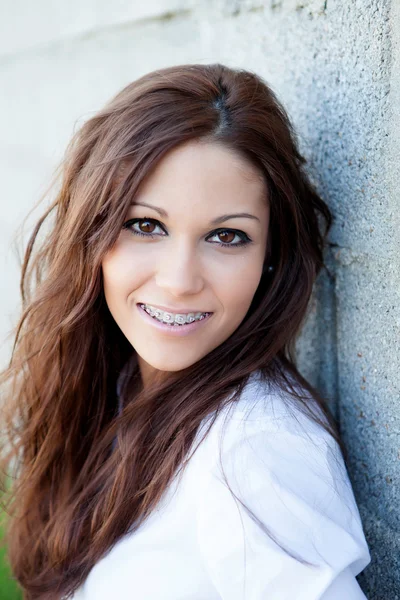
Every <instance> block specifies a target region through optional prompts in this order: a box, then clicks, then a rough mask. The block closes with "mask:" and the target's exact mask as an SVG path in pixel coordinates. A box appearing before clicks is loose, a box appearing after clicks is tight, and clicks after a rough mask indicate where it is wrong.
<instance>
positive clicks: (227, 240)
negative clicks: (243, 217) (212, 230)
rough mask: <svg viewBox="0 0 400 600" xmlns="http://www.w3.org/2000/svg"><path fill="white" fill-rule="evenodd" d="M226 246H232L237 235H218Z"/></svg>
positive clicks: (229, 233) (230, 232) (222, 232)
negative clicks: (231, 243)
mask: <svg viewBox="0 0 400 600" xmlns="http://www.w3.org/2000/svg"><path fill="white" fill-rule="evenodd" d="M217 235H218V236H219V238H220V240H221V242H223V243H224V244H230V242H232V241H233V240H234V239H235V235H236V233H235V232H234V231H221V232H220V233H218V234H217Z"/></svg>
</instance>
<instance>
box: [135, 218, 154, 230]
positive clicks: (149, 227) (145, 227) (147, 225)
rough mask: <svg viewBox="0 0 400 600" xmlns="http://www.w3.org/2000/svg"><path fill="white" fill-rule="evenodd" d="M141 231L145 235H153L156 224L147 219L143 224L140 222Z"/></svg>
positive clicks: (143, 220)
mask: <svg viewBox="0 0 400 600" xmlns="http://www.w3.org/2000/svg"><path fill="white" fill-rule="evenodd" d="M138 225H139V229H140V231H142V232H143V233H153V231H154V229H153V228H154V227H155V224H154V223H152V222H151V221H148V220H147V219H142V222H138Z"/></svg>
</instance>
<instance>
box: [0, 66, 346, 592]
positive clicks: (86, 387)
mask: <svg viewBox="0 0 400 600" xmlns="http://www.w3.org/2000/svg"><path fill="white" fill-rule="evenodd" d="M194 138H202V139H205V140H209V141H215V142H218V143H222V144H224V145H226V146H227V147H229V148H231V149H233V150H235V151H236V152H237V153H239V154H241V155H242V156H243V157H246V158H247V159H250V160H251V161H252V163H253V164H255V165H256V166H257V167H258V169H259V172H260V173H261V174H263V176H264V177H265V181H266V184H267V188H268V195H269V196H268V197H269V202H270V227H269V234H268V240H269V242H268V249H267V253H266V256H265V264H273V265H274V271H273V272H272V273H270V272H269V271H268V269H266V270H265V272H264V274H263V276H262V278H261V281H260V284H259V287H258V289H257V291H256V293H255V295H254V299H253V302H252V304H251V307H250V309H249V311H248V313H247V315H246V317H245V319H244V320H243V322H242V323H241V325H240V326H239V327H238V328H237V330H236V331H235V332H234V333H233V334H232V335H231V336H230V337H229V339H227V340H226V341H225V342H224V343H223V344H221V345H220V346H219V347H217V348H215V349H214V350H213V351H212V352H210V353H209V354H208V355H207V356H205V357H204V358H202V359H201V360H199V361H198V362H197V363H196V364H194V365H192V366H191V367H189V368H187V369H185V370H183V371H180V372H179V373H175V374H172V373H170V374H166V375H165V377H163V379H162V380H161V379H160V380H158V379H157V380H155V381H154V385H152V387H151V388H148V389H146V390H144V389H142V387H141V385H140V378H139V376H138V364H137V361H136V359H135V353H134V351H133V349H132V347H131V345H130V344H129V343H128V341H127V340H126V338H125V337H124V335H123V334H122V332H121V331H120V330H119V328H118V326H117V325H116V323H115V322H114V320H113V318H112V317H111V314H110V313H109V311H108V308H107V305H106V302H105V299H104V294H103V285H102V273H101V261H102V258H103V257H104V255H105V253H106V252H107V250H109V249H110V248H111V247H112V245H113V243H114V242H115V241H116V239H117V237H118V235H119V232H120V230H121V227H122V224H123V221H124V217H125V215H126V212H127V210H128V206H129V204H130V203H131V202H132V198H133V197H134V195H135V192H136V190H137V188H138V186H139V185H140V183H141V181H142V180H143V179H144V177H145V176H146V175H148V174H149V173H150V171H151V169H152V168H153V167H154V166H155V164H156V163H157V161H159V160H160V159H161V158H162V157H163V156H164V155H165V154H166V153H167V152H168V151H169V150H170V149H172V148H173V147H175V146H176V145H177V144H181V143H183V142H185V141H189V140H191V139H194ZM304 164H305V159H304V158H303V157H302V156H301V155H300V154H299V151H298V148H297V141H296V135H295V133H294V130H293V128H292V126H291V124H290V121H289V119H288V116H287V114H286V112H285V110H284V108H283V107H282V105H281V104H280V102H279V101H278V99H277V97H276V95H275V94H274V93H273V91H272V90H271V89H270V88H269V87H268V85H267V84H266V83H265V82H264V81H263V80H262V79H261V78H260V77H259V76H257V75H256V74H254V73H252V72H249V71H245V70H239V69H236V70H235V69H232V68H228V67H226V66H224V65H221V64H211V65H197V64H189V65H179V66H174V67H169V68H164V69H161V70H158V71H154V72H152V73H149V74H146V75H144V76H143V77H141V78H139V79H137V80H136V81H134V82H132V83H131V84H129V85H127V86H126V87H125V88H124V89H123V90H122V91H121V92H120V93H118V94H117V95H116V96H115V98H114V99H113V100H112V101H111V102H110V103H109V104H108V105H106V106H105V108H104V109H103V110H101V111H100V112H98V113H97V114H96V115H95V116H93V117H92V118H90V119H89V120H87V121H86V122H85V123H84V125H83V126H82V127H81V128H80V130H79V131H77V132H76V133H75V134H74V136H73V139H72V140H71V142H70V145H69V146H68V149H67V152H66V155H65V158H64V160H63V162H62V164H61V168H60V169H59V179H57V185H58V187H57V191H56V195H55V199H54V201H53V202H52V203H51V205H50V206H49V208H48V209H47V210H46V211H45V214H44V215H43V217H42V218H41V219H40V220H39V222H38V223H37V225H36V227H35V229H34V231H33V233H32V235H31V237H30V240H29V242H28V245H27V249H26V253H25V257H24V262H23V267H22V277H21V295H22V302H23V314H22V316H21V318H20V321H19V323H18V326H17V329H16V334H15V343H14V349H13V353H12V358H11V361H10V365H9V367H8V368H7V369H6V370H5V371H4V372H3V374H2V383H3V389H4V395H3V398H4V402H3V409H2V410H3V412H2V419H1V420H2V425H3V428H4V434H3V436H2V444H3V445H2V460H3V462H2V466H3V471H4V474H5V475H6V476H7V477H8V478H9V480H10V485H9V490H8V492H7V503H6V504H5V508H6V509H7V511H8V513H9V516H8V520H7V525H8V534H7V538H6V541H7V546H8V555H9V560H10V563H11V567H12V571H13V574H14V576H15V578H16V579H17V581H18V582H19V583H20V584H21V586H22V588H23V590H24V592H25V598H27V599H36V598H43V599H50V598H51V599H54V598H59V597H61V596H62V595H66V594H71V593H72V592H73V591H74V590H75V589H76V588H77V587H78V586H79V585H80V584H81V583H82V582H83V581H84V579H85V578H86V576H87V575H88V573H89V571H90V569H91V568H92V567H93V565H94V564H95V563H96V562H97V561H98V560H99V559H100V558H101V557H102V556H103V555H104V553H105V552H106V551H107V550H108V549H109V548H110V547H111V546H113V545H114V544H115V543H116V541H117V540H118V539H120V538H121V536H123V535H124V534H126V533H127V532H128V530H130V531H132V530H135V529H136V527H138V526H139V524H140V523H141V522H142V521H143V520H144V519H145V518H146V517H147V516H148V515H149V514H150V512H151V511H152V510H153V509H154V507H155V506H156V504H157V502H158V501H159V500H160V498H161V496H162V494H163V492H164V491H165V490H166V488H167V486H168V484H169V483H170V482H171V480H172V478H173V477H174V475H175V474H176V473H177V472H178V468H179V467H180V466H182V465H183V464H185V459H186V458H187V456H188V453H189V450H190V448H191V445H192V443H193V440H194V439H195V436H196V433H197V432H198V430H199V427H200V424H201V423H202V421H203V419H205V417H207V416H209V415H213V414H214V415H218V413H219V411H220V409H221V408H222V407H223V406H225V405H227V401H228V400H227V399H229V402H230V403H233V402H234V401H235V400H236V399H237V398H238V397H239V395H240V393H241V391H242V389H243V387H244V385H245V383H246V382H247V380H248V377H249V376H250V375H251V374H252V373H254V372H255V371H257V370H258V371H259V372H260V373H262V376H263V377H264V379H265V381H269V382H273V383H274V384H275V385H277V386H278V387H279V389H285V390H287V391H288V392H289V394H290V396H291V398H293V402H295V403H296V404H297V406H298V407H300V408H301V410H302V411H304V412H308V413H310V416H311V418H313V419H314V420H316V421H317V422H319V423H320V425H321V426H322V427H324V428H325V429H326V430H327V431H329V433H330V434H331V435H332V436H333V437H334V438H335V439H336V441H337V442H338V443H339V445H340V447H341V448H342V451H343V450H344V448H343V446H342V444H341V441H340V438H339V435H338V431H337V426H336V421H335V420H334V418H333V416H332V415H331V414H330V412H329V410H328V408H327V406H326V403H325V401H324V399H323V398H321V397H320V396H319V394H318V392H317V391H316V390H315V389H314V388H313V387H312V386H311V385H310V384H309V383H308V382H307V381H306V380H305V379H304V378H303V377H302V376H301V374H300V373H299V372H298V369H297V368H296V366H295V349H294V343H295V339H296V336H297V334H298V333H299V331H300V328H301V325H302V323H303V321H304V319H305V316H306V311H307V306H308V302H309V299H310V295H311V292H312V289H313V284H314V282H315V279H316V276H317V274H318V273H319V271H320V270H321V269H322V267H324V266H325V265H324V260H323V250H324V243H325V238H326V235H327V233H328V231H329V228H330V226H331V221H332V215H331V213H330V211H329V209H328V207H327V206H326V204H325V203H324V201H323V200H322V199H321V198H320V197H319V195H318V194H317V192H316V190H315V189H314V187H313V185H312V184H311V183H310V181H309V179H308V176H307V174H306V172H305V169H304ZM39 234H40V235H39ZM39 238H40V239H39ZM129 361H130V364H131V368H130V369H129V371H128V374H127V377H126V379H125V385H123V386H122V387H123V389H122V391H121V397H123V398H124V406H123V410H122V412H121V413H120V414H119V413H118V410H117V407H118V396H117V382H118V377H119V375H120V374H121V371H122V370H123V367H124V365H126V364H129ZM293 381H295V382H297V383H298V384H300V386H302V387H301V388H299V386H298V385H293ZM300 389H303V391H304V390H305V391H306V392H307V393H306V394H304V393H300ZM309 395H311V399H312V398H314V399H315V400H316V402H317V404H318V405H319V406H320V408H321V409H322V412H323V414H324V415H325V416H326V418H327V422H325V420H324V419H320V418H319V417H318V416H317V414H316V413H314V412H313V411H311V410H310V401H309V400H310V398H309ZM114 441H116V442H117V443H116V444H115V446H114V444H113V442H114Z"/></svg>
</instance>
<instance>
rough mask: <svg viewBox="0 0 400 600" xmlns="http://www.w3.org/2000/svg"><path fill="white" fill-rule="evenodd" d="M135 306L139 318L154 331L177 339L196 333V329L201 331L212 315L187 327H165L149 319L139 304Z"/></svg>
mask: <svg viewBox="0 0 400 600" xmlns="http://www.w3.org/2000/svg"><path fill="white" fill-rule="evenodd" d="M143 304H144V303H143ZM136 306H137V309H138V311H139V313H140V315H141V317H142V318H143V319H144V320H145V321H146V323H149V324H150V325H153V327H155V329H158V330H159V331H160V332H163V333H167V334H169V335H171V336H178V337H182V336H185V335H189V334H191V333H193V332H195V331H197V330H198V329H201V328H202V327H204V325H205V324H206V323H207V322H208V321H209V320H210V318H211V317H212V315H213V314H214V313H210V314H208V315H207V317H205V318H204V319H202V320H201V321H193V323H188V324H187V325H181V326H172V325H167V324H164V323H161V322H160V321H157V319H154V318H153V317H151V316H150V315H149V314H148V313H147V312H146V311H145V310H144V309H143V308H141V306H140V304H136ZM151 306H154V304H151ZM190 312H194V311H190ZM196 312H203V311H196Z"/></svg>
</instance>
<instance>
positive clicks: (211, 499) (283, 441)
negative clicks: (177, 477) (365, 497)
mask: <svg viewBox="0 0 400 600" xmlns="http://www.w3.org/2000/svg"><path fill="white" fill-rule="evenodd" d="M295 402H296V400H295V399H291V398H289V397H288V396H287V395H286V394H285V393H283V392H281V391H279V390H276V389H273V388H272V387H271V386H268V384H267V385H266V384H265V382H263V381H262V378H260V377H259V375H258V373H256V374H254V376H253V377H251V379H250V380H249V381H248V383H247V385H246V387H245V389H244V390H243V393H242V395H241V397H240V399H239V400H238V402H237V403H235V404H234V405H233V406H232V407H230V406H228V407H227V409H226V410H224V411H222V413H221V414H220V415H219V416H218V418H217V419H216V421H215V422H214V424H213V426H212V428H211V429H210V432H209V435H208V436H207V438H206V439H205V442H206V445H205V447H204V452H203V454H201V453H200V457H202V458H201V459H200V461H199V462H200V466H201V468H200V469H199V471H198V475H200V476H199V478H198V479H197V478H196V481H197V484H196V485H194V487H195V488H196V492H195V493H196V506H197V523H198V536H199V542H200V545H201V548H202V551H203V553H204V557H205V560H206V561H207V562H208V564H209V566H210V568H212V569H213V570H214V573H215V576H216V577H218V579H219V584H220V586H221V590H224V591H225V592H226V594H227V595H226V597H232V598H233V597H234V590H233V588H231V580H232V577H233V576H235V577H236V576H237V577H239V573H241V570H240V569H241V566H240V565H241V562H240V561H241V560H242V558H243V556H242V552H249V553H248V554H246V556H247V558H248V559H249V560H248V564H249V566H250V569H252V568H254V572H253V577H254V578H255V579H254V583H249V585H250V586H251V585H254V586H256V587H257V585H258V583H257V581H258V582H261V580H262V582H263V585H264V586H265V587H263V592H265V595H263V594H262V593H261V592H260V593H259V595H254V598H261V597H266V595H267V592H268V593H271V594H272V596H271V597H275V596H274V595H273V594H274V593H275V592H279V593H280V594H281V596H279V597H286V596H284V591H285V592H287V593H288V594H289V595H288V596H287V597H292V596H291V595H290V592H289V590H288V588H287V586H288V585H290V582H289V580H288V579H287V576H288V575H289V579H290V577H294V578H295V579H296V577H298V581H297V584H298V586H300V587H301V586H304V585H306V583H309V584H311V582H313V583H312V585H314V587H315V595H312V594H309V595H308V596H307V593H309V592H310V590H309V589H308V590H307V588H306V587H304V591H303V592H302V593H303V594H304V595H302V596H301V598H304V599H305V598H307V599H308V600H309V599H310V598H317V597H318V598H320V597H321V596H320V593H321V592H322V591H323V590H325V589H326V588H327V587H328V585H329V583H330V582H332V581H333V580H334V579H335V577H337V576H338V574H339V573H341V572H342V571H343V570H344V569H348V570H349V571H348V572H349V576H350V578H352V577H353V578H354V576H355V575H357V574H358V573H359V572H360V571H361V570H362V569H363V568H364V567H365V566H366V565H367V564H368V563H369V561H370V555H369V551H368V546H367V544H366V541H365V538H364V532H363V528H362V523H361V519H360V514H359V511H358V507H357V504H356V501H355V497H354V494H353V490H352V486H351V483H350V480H349V477H348V474H347V470H346V467H345V465H344V462H343V459H342V456H341V452H340V449H339V446H338V444H337V442H336V441H335V439H334V438H333V437H332V436H331V435H330V434H329V433H328V432H327V431H326V430H325V429H324V428H323V427H322V426H321V425H319V424H318V423H315V422H314V421H313V419H311V418H310V416H308V415H307V414H304V413H303V412H302V411H301V410H298V409H297V406H296V404H295ZM310 402H312V399H311V398H310ZM313 410H316V411H317V412H318V407H317V406H313ZM319 416H320V415H319ZM249 511H250V512H249ZM251 515H252V516H251ZM257 523H261V524H262V526H263V527H265V528H266V530H267V531H268V532H269V534H268V535H265V529H263V527H262V528H260V527H259V526H258V525H257ZM263 531H264V532H263ZM276 541H277V542H278V544H277V543H276ZM281 543H282V544H283V546H284V547H285V548H287V549H288V550H289V554H288V555H286V554H284V553H282V549H281V547H280V544H281ZM243 544H244V546H243ZM252 548H254V554H252ZM294 557H300V558H301V559H304V560H305V561H309V562H311V563H313V564H314V565H317V570H316V571H315V570H312V569H310V568H309V567H306V566H304V565H303V566H301V564H302V563H297V562H296V560H295V558H294ZM263 561H264V565H265V564H267V563H269V564H270V565H271V569H272V570H271V571H270V573H269V574H268V573H266V572H265V571H264V570H263V568H264V567H263V566H262V563H263ZM273 565H274V566H273ZM274 568H276V569H277V572H279V576H277V578H276V579H275V578H274V576H273V569H274ZM270 577H271V579H270ZM240 578H241V579H242V578H243V580H244V579H246V578H245V576H244V574H242V573H241V575H240ZM264 579H265V580H264ZM249 581H250V582H251V578H250V579H249ZM352 585H353V584H352ZM275 586H277V587H275ZM291 589H292V588H291ZM293 589H296V588H293ZM292 591H293V590H292ZM232 594H233V595H232ZM224 597H225V596H224ZM299 597H300V596H299ZM348 597H349V598H350V597H352V596H350V595H349V596H348ZM355 597H357V598H358V597H359V596H354V598H355Z"/></svg>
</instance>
